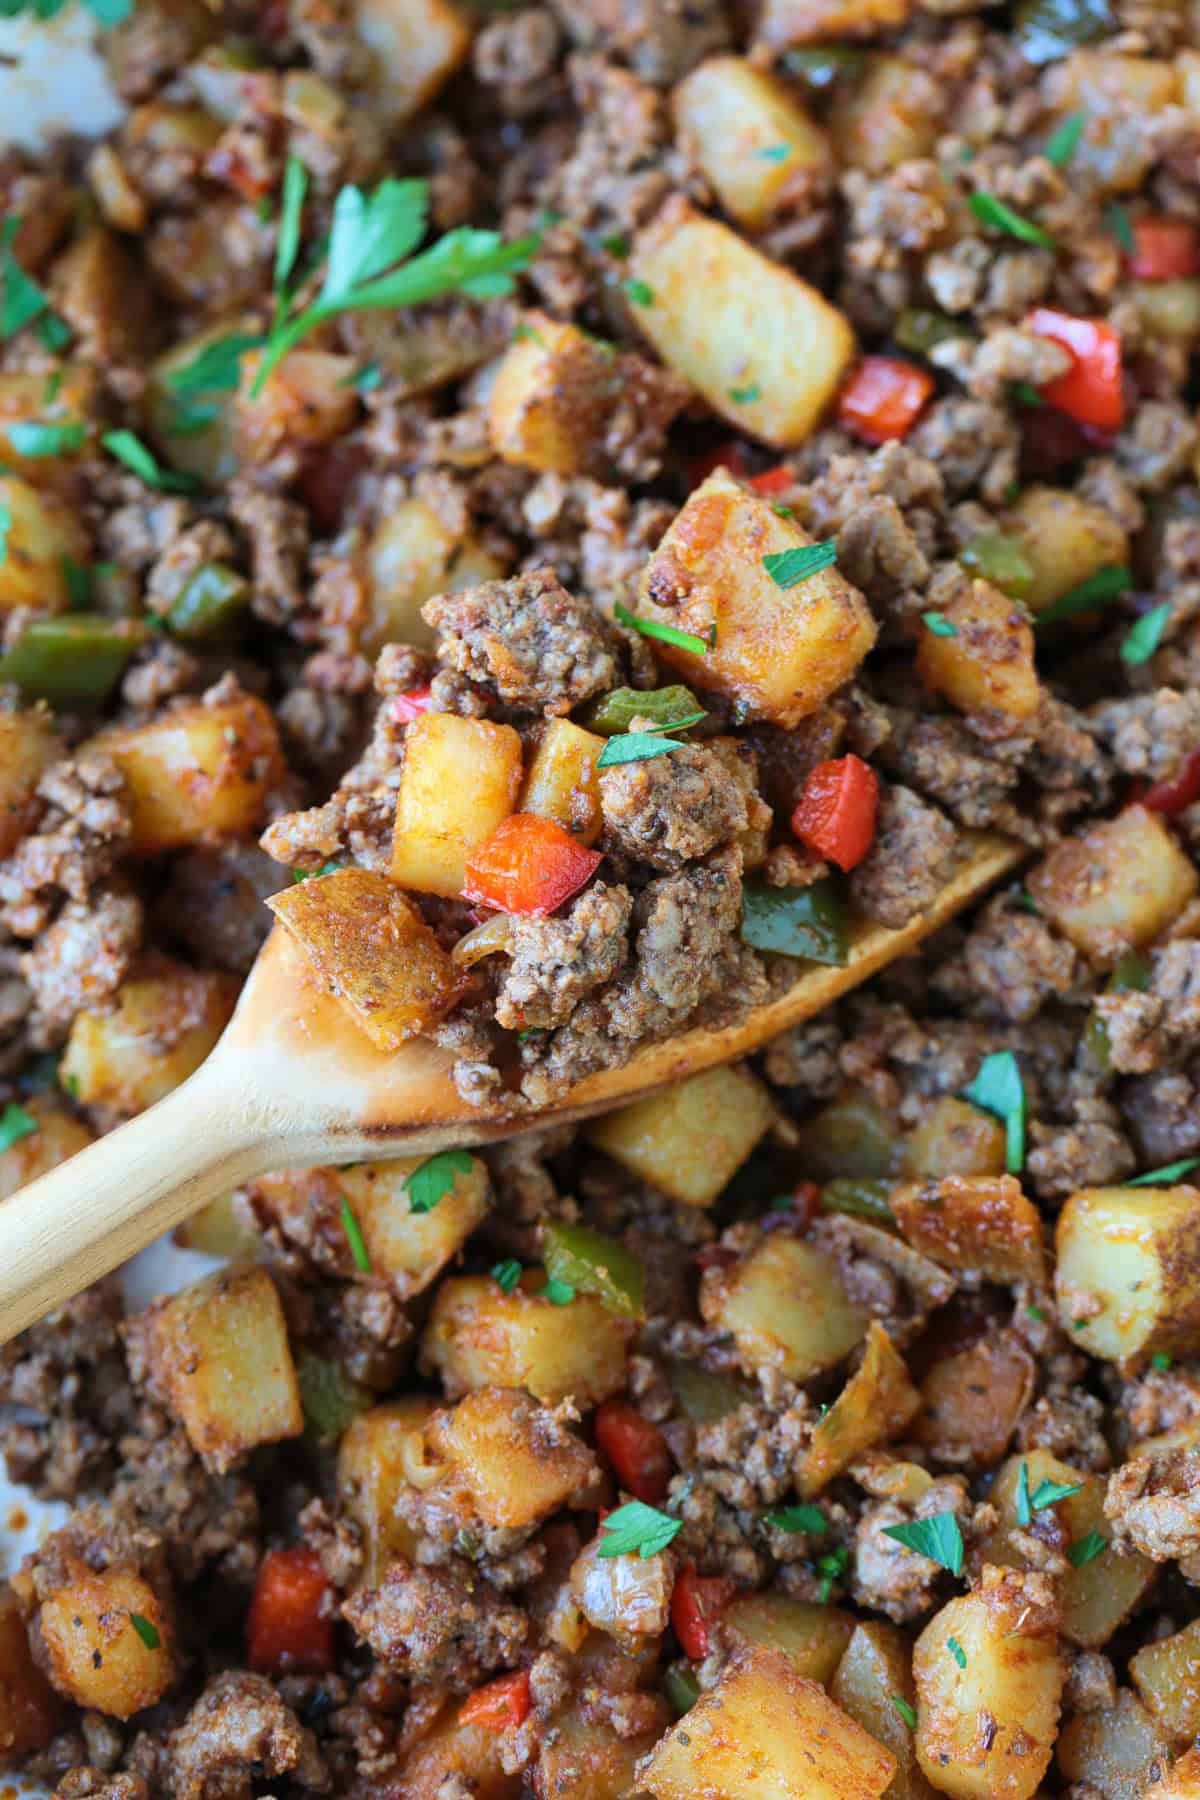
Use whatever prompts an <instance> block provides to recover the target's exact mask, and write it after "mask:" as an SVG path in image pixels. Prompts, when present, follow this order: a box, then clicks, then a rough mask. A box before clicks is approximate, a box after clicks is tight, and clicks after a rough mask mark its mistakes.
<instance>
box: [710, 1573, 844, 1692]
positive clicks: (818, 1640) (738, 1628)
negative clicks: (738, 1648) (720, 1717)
mask: <svg viewBox="0 0 1200 1800" xmlns="http://www.w3.org/2000/svg"><path fill="white" fill-rule="evenodd" d="M853 1632H854V1619H853V1616H852V1615H851V1614H850V1613H848V1612H843V1610H842V1608H841V1607H840V1606H822V1605H820V1604H819V1603H818V1602H817V1601H814V1600H798V1599H797V1598H796V1597H795V1595H794V1594H782V1593H776V1592H774V1591H767V1592H763V1593H756V1594H755V1593H741V1594H737V1595H735V1596H734V1598H733V1599H732V1600H731V1601H730V1602H729V1605H728V1606H727V1607H726V1608H725V1610H724V1611H723V1612H722V1614H721V1635H722V1636H723V1637H728V1638H732V1639H733V1641H734V1642H735V1643H736V1644H743V1645H747V1644H748V1645H754V1644H757V1645H759V1646H760V1647H761V1648H762V1649H764V1650H779V1651H781V1652H782V1654H783V1655H784V1656H786V1657H787V1659H788V1661H789V1662H790V1663H791V1665H792V1668H793V1669H794V1670H795V1672H796V1674H797V1675H803V1676H804V1678H805V1679H806V1680H807V1681H819V1682H820V1683H821V1686H822V1687H825V1686H826V1685H827V1684H828V1682H829V1679H830V1677H831V1676H832V1674H833V1672H834V1670H835V1669H836V1668H837V1666H838V1664H839V1663H840V1661H841V1659H842V1653H843V1651H844V1650H845V1648H846V1646H847V1645H848V1644H849V1642H850V1639H851V1637H852V1635H853Z"/></svg>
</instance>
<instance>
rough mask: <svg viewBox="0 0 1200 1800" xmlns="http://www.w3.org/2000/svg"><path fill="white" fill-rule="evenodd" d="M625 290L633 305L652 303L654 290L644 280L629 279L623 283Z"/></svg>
mask: <svg viewBox="0 0 1200 1800" xmlns="http://www.w3.org/2000/svg"><path fill="white" fill-rule="evenodd" d="M625 292H626V294H627V295H628V296H629V298H630V300H631V301H632V302H633V304H634V305H635V306H653V305H654V290H653V289H652V288H650V287H648V286H647V285H646V283H645V282H644V281H638V280H636V279H630V280H629V281H627V282H626V283H625Z"/></svg>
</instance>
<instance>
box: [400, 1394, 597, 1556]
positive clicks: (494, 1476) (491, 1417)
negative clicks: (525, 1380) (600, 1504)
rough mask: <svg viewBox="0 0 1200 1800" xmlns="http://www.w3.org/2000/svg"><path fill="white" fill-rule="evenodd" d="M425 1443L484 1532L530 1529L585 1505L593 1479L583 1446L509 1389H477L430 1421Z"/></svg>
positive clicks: (551, 1417)
mask: <svg viewBox="0 0 1200 1800" xmlns="http://www.w3.org/2000/svg"><path fill="white" fill-rule="evenodd" d="M425 1443H426V1447H427V1449H428V1451H429V1453H430V1455H431V1456H432V1457H433V1458H434V1460H435V1463H437V1462H440V1463H441V1464H442V1465H443V1467H444V1470H445V1473H446V1475H447V1476H448V1477H449V1478H451V1479H452V1480H454V1481H455V1482H457V1483H458V1484H459V1485H460V1486H461V1487H462V1488H463V1489H464V1490H465V1492H466V1493H467V1494H468V1495H469V1496H470V1500H471V1504H472V1506H473V1507H474V1509H475V1511H476V1512H477V1513H478V1515H479V1517H480V1518H481V1519H482V1520H483V1522H484V1524H485V1525H512V1526H517V1527H520V1526H524V1525H532V1524H534V1523H535V1522H536V1521H537V1520H540V1519H544V1518H546V1517H547V1516H548V1514H550V1513H552V1512H555V1511H556V1510H557V1509H558V1508H559V1507H560V1506H569V1505H572V1504H574V1505H579V1504H586V1503H587V1502H586V1491H587V1489H588V1488H589V1487H590V1486H591V1485H592V1484H593V1483H594V1481H595V1480H596V1478H597V1475H598V1469H597V1465H596V1459H595V1457H594V1456H593V1455H592V1452H591V1451H590V1450H589V1449H588V1448H587V1446H586V1445H585V1444H583V1443H581V1441H580V1440H579V1439H578V1438H577V1437H575V1436H574V1435H573V1434H572V1433H571V1432H570V1431H568V1429H567V1427H566V1426H565V1425H564V1424H563V1423H562V1422H561V1421H560V1420H559V1419H558V1418H557V1417H556V1416H555V1414H554V1413H553V1412H551V1411H549V1410H548V1409H547V1408H546V1407H544V1406H539V1405H538V1403H537V1402H536V1401H535V1400H531V1399H530V1398H529V1397H528V1395H526V1394H520V1393H517V1392H516V1391H515V1390H513V1389H512V1388H499V1387H492V1388H480V1389H478V1390H477V1391H476V1392H474V1393H470V1394H467V1395H465V1396H464V1398H463V1399H461V1400H460V1401H459V1402H458V1404H457V1405H456V1406H454V1407H452V1408H450V1409H449V1410H448V1411H445V1412H437V1413H435V1414H434V1415H433V1418H432V1419H431V1420H430V1422H429V1425H428V1426H427V1428H426V1431H425Z"/></svg>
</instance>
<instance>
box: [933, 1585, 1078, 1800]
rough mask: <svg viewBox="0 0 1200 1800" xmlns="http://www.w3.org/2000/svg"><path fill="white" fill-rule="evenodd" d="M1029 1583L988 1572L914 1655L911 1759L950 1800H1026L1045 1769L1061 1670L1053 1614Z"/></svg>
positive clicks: (944, 1613) (941, 1616)
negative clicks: (985, 1724)
mask: <svg viewBox="0 0 1200 1800" xmlns="http://www.w3.org/2000/svg"><path fill="white" fill-rule="evenodd" d="M1033 1579H1034V1580H1035V1581H1036V1580H1037V1579H1038V1578H1037V1577H1034V1578H1033ZM1026 1581H1027V1578H1026V1576H1025V1574H1024V1573H1023V1572H1018V1571H1017V1570H1015V1569H993V1568H985V1569H984V1571H983V1577H982V1582H981V1585H980V1586H979V1588H977V1589H976V1590H975V1591H974V1592H973V1593H970V1594H964V1595H963V1596H962V1597H961V1598H959V1599H957V1600H951V1601H950V1602H949V1604H948V1605H946V1606H943V1608H942V1610H941V1612H939V1613H938V1614H936V1616H935V1617H934V1618H933V1619H932V1620H931V1621H930V1622H929V1624H928V1625H927V1626H926V1627H925V1629H924V1631H923V1632H922V1633H921V1635H920V1637H919V1638H918V1639H917V1642H916V1647H915V1648H914V1650H913V1679H914V1681H915V1683H916V1689H917V1731H916V1750H917V1758H918V1760H919V1762H920V1764H921V1767H922V1769H923V1770H924V1772H925V1774H926V1776H927V1777H928V1779H929V1780H930V1781H931V1782H933V1783H934V1785H935V1786H936V1787H937V1788H938V1789H939V1790H940V1792H942V1793H943V1794H949V1795H951V1796H952V1797H953V1800H1030V1796H1031V1795H1033V1794H1034V1793H1036V1791H1037V1788H1038V1785H1039V1783H1040V1782H1041V1779H1042V1776H1043V1775H1044V1774H1045V1773H1046V1770H1047V1768H1048V1767H1049V1764H1050V1756H1051V1753H1052V1751H1053V1748H1054V1736H1055V1732H1056V1730H1057V1728H1058V1715H1059V1705H1060V1701H1061V1698H1062V1687H1063V1680H1064V1677H1065V1674H1066V1668H1065V1664H1064V1661H1063V1658H1062V1656H1061V1655H1060V1654H1059V1649H1058V1617H1057V1613H1056V1611H1055V1610H1054V1607H1053V1606H1052V1605H1047V1604H1045V1603H1043V1602H1042V1601H1041V1600H1040V1599H1039V1595H1038V1591H1035V1590H1034V1589H1033V1588H1031V1587H1028V1586H1027V1585H1026ZM951 1638H953V1639H954V1641H955V1643H957V1644H958V1646H959V1649H960V1650H961V1652H962V1657H961V1659H960V1658H959V1657H957V1656H955V1655H954V1654H953V1652H952V1650H951V1649H950V1647H949V1645H950V1639H951ZM985 1717H986V1718H987V1719H988V1720H989V1721H990V1723H989V1725H988V1728H987V1730H986V1731H984V1730H981V1728H980V1720H981V1719H983V1718H985Z"/></svg>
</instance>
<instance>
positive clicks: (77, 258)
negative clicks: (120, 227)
mask: <svg viewBox="0 0 1200 1800" xmlns="http://www.w3.org/2000/svg"><path fill="white" fill-rule="evenodd" d="M153 292H154V290H153V287H152V285H151V284H150V283H149V282H148V281H147V280H146V279H145V277H144V275H143V274H142V273H141V271H140V269H139V268H138V266H137V264H135V263H134V261H133V258H132V257H131V256H130V254H129V251H128V250H127V249H126V248H125V245H124V243H123V242H122V240H121V238H120V237H118V236H117V234H116V232H114V231H108V230H106V229H105V227H103V226H95V227H93V228H92V229H90V230H86V231H84V232H83V233H82V235H81V236H80V237H78V238H77V239H76V241H75V242H74V243H73V244H72V245H71V247H70V249H69V250H67V251H66V252H65V253H64V254H63V255H62V256H60V257H59V258H58V259H57V260H56V262H55V264H54V268H53V274H52V278H51V281H50V298H51V300H52V302H53V305H54V310H55V311H56V312H58V313H61V314H62V316H63V318H64V319H65V320H66V321H67V324H68V325H69V326H70V327H71V330H72V331H73V332H74V333H75V336H76V338H77V339H78V340H79V343H78V348H79V350H80V352H81V354H82V356H83V358H84V360H85V361H87V362H90V363H93V364H95V365H96V366H97V367H99V368H104V367H109V368H111V367H113V366H114V365H116V366H118V367H119V366H123V365H125V364H128V363H133V364H137V363H139V362H140V361H141V360H142V358H143V357H144V356H145V354H146V350H147V347H152V346H153V345H154V342H155V339H156V337H157V328H156V324H155V317H154V301H153Z"/></svg>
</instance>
